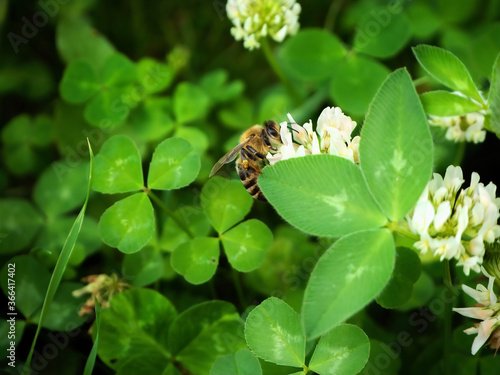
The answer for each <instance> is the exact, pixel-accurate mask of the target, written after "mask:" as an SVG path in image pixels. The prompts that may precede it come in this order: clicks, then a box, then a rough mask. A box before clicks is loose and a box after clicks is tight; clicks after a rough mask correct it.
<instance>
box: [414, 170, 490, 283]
mask: <svg viewBox="0 0 500 375" xmlns="http://www.w3.org/2000/svg"><path fill="white" fill-rule="evenodd" d="M463 182H464V179H463V173H462V169H461V168H460V167H454V166H449V167H448V168H447V169H446V174H445V177H444V178H443V177H441V176H440V175H439V174H437V173H435V174H434V177H433V179H432V180H431V181H429V183H428V184H427V186H426V188H425V189H424V191H423V192H422V194H421V196H420V198H419V199H418V201H417V203H416V205H415V207H414V208H413V210H412V211H411V212H410V213H409V214H408V215H407V217H406V221H407V223H408V227H409V229H410V231H411V232H412V233H414V234H417V235H418V236H419V237H420V238H419V240H418V241H417V242H416V243H415V245H414V246H415V248H417V249H418V250H420V252H421V253H422V254H425V253H426V252H427V251H428V250H430V251H431V252H432V254H433V255H434V256H436V257H439V259H440V260H441V261H442V260H444V259H457V260H458V263H457V265H459V266H462V267H463V271H464V273H465V274H466V275H469V273H470V270H474V271H475V272H479V271H480V267H481V264H482V263H483V258H484V254H485V248H486V247H485V244H492V243H493V242H495V241H496V240H497V239H499V238H500V225H498V218H499V217H500V198H496V196H495V194H496V186H495V185H494V184H493V183H489V184H488V186H484V184H482V183H480V182H479V175H478V174H477V173H475V172H474V173H472V176H471V184H470V186H469V187H468V188H466V189H462V190H460V191H459V189H460V188H461V186H462V184H463Z"/></svg>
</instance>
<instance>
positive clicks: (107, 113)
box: [84, 88, 130, 130]
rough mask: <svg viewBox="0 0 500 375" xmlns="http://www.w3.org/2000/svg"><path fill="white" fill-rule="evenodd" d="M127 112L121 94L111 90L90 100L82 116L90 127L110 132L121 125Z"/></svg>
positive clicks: (127, 108) (118, 91) (116, 90)
mask: <svg viewBox="0 0 500 375" xmlns="http://www.w3.org/2000/svg"><path fill="white" fill-rule="evenodd" d="M129 112H130V108H129V107H128V106H127V105H126V104H125V103H124V101H123V100H122V92H121V91H120V90H118V89H115V88H113V89H108V90H105V91H101V92H99V94H97V95H96V96H95V97H94V98H93V99H92V100H90V102H88V103H87V105H86V107H85V111H84V116H85V120H86V121H87V122H88V123H89V124H90V125H92V126H95V127H97V128H101V129H104V130H110V129H112V128H114V127H117V126H118V125H121V124H122V123H123V122H124V121H125V120H126V118H127V117H128V115H129Z"/></svg>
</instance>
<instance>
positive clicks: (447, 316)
mask: <svg viewBox="0 0 500 375" xmlns="http://www.w3.org/2000/svg"><path fill="white" fill-rule="evenodd" d="M443 283H444V285H445V288H446V289H447V290H448V296H453V283H452V281H451V272H450V261H449V260H448V259H445V260H444V261H443ZM452 305H453V298H446V299H445V306H444V345H443V363H444V365H443V373H444V374H451V372H450V353H451V308H452Z"/></svg>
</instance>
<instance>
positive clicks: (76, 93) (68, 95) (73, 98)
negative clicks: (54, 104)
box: [59, 60, 101, 104]
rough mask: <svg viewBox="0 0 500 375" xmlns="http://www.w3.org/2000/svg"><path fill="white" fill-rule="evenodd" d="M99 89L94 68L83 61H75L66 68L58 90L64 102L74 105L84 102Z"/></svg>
mask: <svg viewBox="0 0 500 375" xmlns="http://www.w3.org/2000/svg"><path fill="white" fill-rule="evenodd" d="M100 88H101V84H100V82H99V79H98V78H97V73H96V71H95V69H94V67H93V66H92V65H90V63H89V62H87V61H85V60H75V61H73V62H71V63H70V64H69V65H68V66H67V67H66V70H65V71H64V74H63V78H62V81H61V84H60V87H59V90H60V92H61V97H62V98H63V99H64V100H66V101H67V102H68V103H75V104H76V103H83V102H86V101H87V100H89V99H90V98H91V97H92V96H93V95H94V94H96V93H97V92H98V91H99V89H100Z"/></svg>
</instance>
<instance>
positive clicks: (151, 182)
mask: <svg viewBox="0 0 500 375" xmlns="http://www.w3.org/2000/svg"><path fill="white" fill-rule="evenodd" d="M199 171H200V157H199V156H198V155H197V154H196V152H195V151H194V150H193V147H192V146H191V144H190V143H189V142H188V141H186V140H185V139H182V138H168V139H165V140H164V141H163V142H161V143H160V144H159V145H158V147H156V150H155V152H154V154H153V158H152V160H151V164H150V166H149V174H148V187H149V188H151V189H160V190H170V189H179V188H181V187H184V186H187V185H189V184H190V183H191V182H193V181H194V179H195V178H196V176H197V175H198V172H199Z"/></svg>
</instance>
